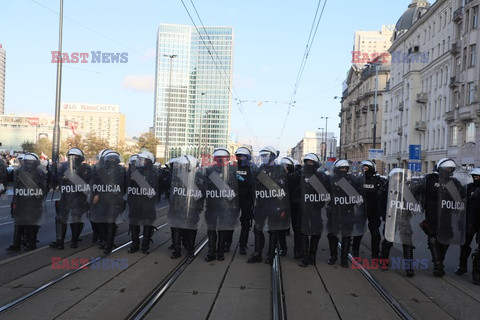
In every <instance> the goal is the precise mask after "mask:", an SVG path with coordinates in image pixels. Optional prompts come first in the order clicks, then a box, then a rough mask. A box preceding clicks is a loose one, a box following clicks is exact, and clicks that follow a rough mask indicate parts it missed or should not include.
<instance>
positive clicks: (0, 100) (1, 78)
mask: <svg viewBox="0 0 480 320" xmlns="http://www.w3.org/2000/svg"><path fill="white" fill-rule="evenodd" d="M5 59H6V54H5V49H3V48H2V45H1V44H0V114H4V113H5Z"/></svg>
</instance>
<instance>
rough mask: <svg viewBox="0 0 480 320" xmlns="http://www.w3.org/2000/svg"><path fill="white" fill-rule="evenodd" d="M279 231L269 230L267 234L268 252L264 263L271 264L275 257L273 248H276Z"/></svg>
mask: <svg viewBox="0 0 480 320" xmlns="http://www.w3.org/2000/svg"><path fill="white" fill-rule="evenodd" d="M279 232H280V231H277V230H275V231H269V232H268V233H269V236H268V252H267V258H265V263H268V264H272V263H273V259H274V258H275V249H276V248H277V243H278V238H279V234H278V233H279Z"/></svg>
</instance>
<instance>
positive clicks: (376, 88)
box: [370, 61, 380, 149]
mask: <svg viewBox="0 0 480 320" xmlns="http://www.w3.org/2000/svg"><path fill="white" fill-rule="evenodd" d="M370 66H373V67H375V95H374V98H373V141H372V142H373V149H376V148H377V95H378V67H379V66H380V64H379V63H378V61H375V62H372V63H370Z"/></svg>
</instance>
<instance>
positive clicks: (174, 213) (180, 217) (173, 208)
mask: <svg viewBox="0 0 480 320" xmlns="http://www.w3.org/2000/svg"><path fill="white" fill-rule="evenodd" d="M171 164H172V173H171V174H172V178H171V179H172V180H171V181H172V182H171V187H170V197H169V201H170V206H169V209H168V214H167V216H168V223H169V224H170V226H171V227H172V228H181V229H194V230H197V229H198V222H199V220H200V214H201V212H202V210H203V205H204V196H203V193H202V189H201V188H202V187H203V184H204V175H203V173H202V170H201V169H200V168H197V166H196V160H195V158H193V157H188V158H187V157H180V158H176V159H173V160H172V161H171Z"/></svg>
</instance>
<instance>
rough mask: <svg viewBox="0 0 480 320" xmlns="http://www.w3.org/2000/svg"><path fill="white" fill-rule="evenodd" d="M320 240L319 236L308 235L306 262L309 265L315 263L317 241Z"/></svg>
mask: <svg viewBox="0 0 480 320" xmlns="http://www.w3.org/2000/svg"><path fill="white" fill-rule="evenodd" d="M319 241H320V236H310V249H309V252H308V263H310V264H311V265H314V266H316V265H317V261H316V258H317V249H318V242H319Z"/></svg>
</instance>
